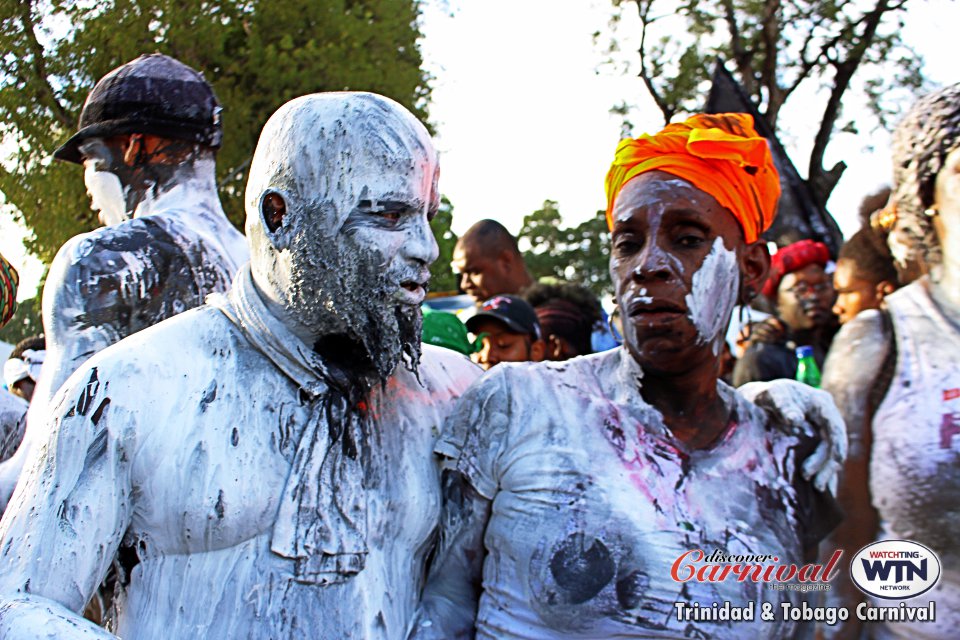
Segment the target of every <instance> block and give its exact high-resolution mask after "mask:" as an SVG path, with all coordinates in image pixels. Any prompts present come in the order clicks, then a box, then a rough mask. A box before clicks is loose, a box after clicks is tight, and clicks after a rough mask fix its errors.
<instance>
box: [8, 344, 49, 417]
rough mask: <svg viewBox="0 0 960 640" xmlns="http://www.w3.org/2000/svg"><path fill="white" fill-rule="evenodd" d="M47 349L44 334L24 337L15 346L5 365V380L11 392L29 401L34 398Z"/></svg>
mask: <svg viewBox="0 0 960 640" xmlns="http://www.w3.org/2000/svg"><path fill="white" fill-rule="evenodd" d="M46 349H47V341H46V340H45V339H44V337H43V336H42V335H39V336H30V337H29V338H24V339H23V340H21V341H20V342H18V343H17V344H16V346H14V348H13V351H11V352H10V356H9V358H7V361H6V362H5V363H4V365H3V380H4V382H5V383H6V385H7V389H9V390H10V393H12V394H14V395H16V396H19V397H20V398H23V399H24V400H26V401H27V402H30V401H31V400H32V399H33V390H34V388H36V385H37V380H38V379H39V378H40V369H41V368H42V367H43V361H44V358H45V357H46V353H47V351H46Z"/></svg>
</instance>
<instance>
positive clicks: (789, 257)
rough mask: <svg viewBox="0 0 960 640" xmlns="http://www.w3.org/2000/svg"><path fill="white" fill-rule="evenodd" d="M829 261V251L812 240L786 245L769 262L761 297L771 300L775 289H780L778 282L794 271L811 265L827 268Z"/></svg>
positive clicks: (823, 245) (825, 246)
mask: <svg viewBox="0 0 960 640" xmlns="http://www.w3.org/2000/svg"><path fill="white" fill-rule="evenodd" d="M829 260H830V249H828V248H827V245H825V244H823V243H822V242H815V241H813V240H800V241H799V242H794V243H793V244H788V245H787V246H785V247H783V248H782V249H780V250H779V251H777V252H776V253H775V254H773V258H771V260H770V274H769V275H768V276H767V281H766V282H765V283H764V284H763V295H765V296H767V297H768V298H772V297H774V296H775V295H777V289H779V288H780V281H781V280H783V276H785V275H787V274H788V273H793V272H794V271H800V269H803V268H804V267H806V266H808V265H811V264H818V265H820V266H821V267H825V266H827V262H828V261H829Z"/></svg>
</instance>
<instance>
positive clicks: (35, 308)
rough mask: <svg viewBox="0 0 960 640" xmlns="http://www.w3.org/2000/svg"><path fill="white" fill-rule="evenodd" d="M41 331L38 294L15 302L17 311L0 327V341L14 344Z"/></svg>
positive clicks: (41, 321) (41, 323)
mask: <svg viewBox="0 0 960 640" xmlns="http://www.w3.org/2000/svg"><path fill="white" fill-rule="evenodd" d="M41 333H43V320H42V318H41V317H40V296H39V295H38V296H36V297H34V298H30V299H28V300H23V301H22V302H19V303H17V312H16V313H15V314H14V316H13V318H12V319H11V320H10V322H9V323H7V326H5V327H4V328H2V329H0V341H3V342H6V343H7V344H12V345H16V344H17V343H18V342H20V341H21V340H23V339H24V338H29V337H30V336H36V335H39V334H41Z"/></svg>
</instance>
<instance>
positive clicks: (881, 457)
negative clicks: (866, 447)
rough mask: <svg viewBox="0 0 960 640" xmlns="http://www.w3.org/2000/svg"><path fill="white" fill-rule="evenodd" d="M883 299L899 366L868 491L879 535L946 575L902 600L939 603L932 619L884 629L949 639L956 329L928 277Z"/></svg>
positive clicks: (959, 574)
mask: <svg viewBox="0 0 960 640" xmlns="http://www.w3.org/2000/svg"><path fill="white" fill-rule="evenodd" d="M884 301H885V302H886V305H887V309H888V311H889V312H890V317H891V320H892V321H893V328H894V333H895V336H896V347H897V364H896V370H895V371H894V375H893V379H892V380H891V383H890V389H889V390H888V391H887V394H886V396H885V397H884V399H883V402H881V403H880V406H879V407H878V408H877V411H876V414H875V415H874V418H873V424H872V428H873V449H872V453H871V459H870V493H871V495H872V499H873V505H874V507H876V509H877V512H878V513H879V515H880V521H881V522H880V524H881V538H882V539H884V538H886V539H891V538H892V539H908V540H913V541H915V542H919V543H921V544H924V545H926V546H928V547H930V548H931V549H933V550H934V551H935V552H936V553H937V554H938V555H939V556H940V561H941V564H942V566H943V568H944V574H943V576H942V578H941V580H940V583H939V584H938V585H937V586H936V587H935V588H934V589H932V590H931V591H929V592H927V593H926V594H923V595H921V596H919V597H917V598H912V599H911V600H909V601H907V604H908V605H909V606H926V604H927V603H928V602H930V601H934V602H936V603H937V604H936V608H937V619H936V622H933V623H930V622H922V623H920V622H913V623H909V622H897V623H888V624H887V625H886V626H887V628H886V629H884V631H883V634H884V637H898V638H910V639H914V638H922V639H925V638H952V637H956V634H957V629H960V537H958V535H957V532H958V531H960V506H958V505H960V326H958V325H957V324H956V323H955V322H954V321H953V320H951V319H950V318H948V317H947V316H945V315H944V313H943V311H942V310H941V309H940V308H939V307H938V306H937V304H936V302H934V300H933V299H932V298H931V297H930V282H929V280H928V278H926V277H924V278H922V279H920V280H918V281H916V282H914V283H912V284H910V285H908V286H906V287H904V288H902V289H900V290H898V291H896V292H895V293H893V294H891V295H889V296H887V297H886V298H885V299H884ZM899 602H900V601H896V600H893V601H889V600H888V601H880V600H878V601H877V602H876V603H875V604H877V605H880V606H885V605H886V606H894V607H897V606H899Z"/></svg>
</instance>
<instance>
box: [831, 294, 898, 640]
mask: <svg viewBox="0 0 960 640" xmlns="http://www.w3.org/2000/svg"><path fill="white" fill-rule="evenodd" d="M890 344H891V336H890V335H889V334H888V331H887V330H886V329H885V328H884V325H883V322H882V318H881V315H880V313H879V312H877V311H874V310H871V311H864V312H862V313H861V314H859V315H858V316H857V317H856V318H854V319H853V320H851V321H850V322H848V323H846V324H845V325H844V326H843V328H842V329H841V330H840V333H838V334H837V336H836V337H835V338H834V340H833V345H832V346H831V348H830V353H829V355H828V357H827V361H826V363H825V364H824V375H823V388H824V389H825V390H826V391H828V392H830V394H831V395H832V396H833V398H834V400H835V401H836V403H837V407H839V409H840V412H841V413H842V414H843V417H844V420H845V421H846V423H847V430H848V433H849V438H850V455H849V456H848V457H847V461H846V464H845V465H844V467H843V476H842V480H841V482H840V486H839V491H838V493H837V499H838V500H839V502H840V505H841V507H842V508H843V511H844V513H845V518H844V520H843V522H842V523H841V524H840V526H839V527H837V529H836V530H835V531H834V532H833V534H832V535H831V536H830V538H829V539H828V541H827V544H826V545H825V551H826V554H827V555H829V554H830V553H832V552H833V550H834V549H844V550H845V553H846V554H847V557H850V555H851V554H853V553H856V551H857V550H858V549H860V548H861V547H863V546H864V545H866V544H868V543H870V542H873V541H874V539H875V538H876V535H877V530H878V528H879V517H878V515H877V512H876V510H875V509H874V508H873V505H872V503H871V499H870V488H869V470H870V449H871V446H872V437H871V428H870V423H871V421H872V418H873V411H874V410H875V409H876V407H872V406H870V404H871V395H872V391H873V388H874V385H875V384H876V379H877V376H878V374H879V372H880V370H881V368H882V367H883V364H884V362H885V360H886V358H887V353H888V351H889V349H890ZM835 587H836V588H835V589H834V591H833V592H831V599H836V600H837V602H830V604H831V605H832V606H833V605H835V606H847V607H851V608H852V607H855V606H856V604H857V603H858V602H860V601H861V600H863V599H864V596H863V594H862V593H860V591H859V590H858V589H857V588H856V587H855V586H854V585H853V583H852V582H851V581H850V579H849V576H848V575H847V574H846V573H844V572H840V574H839V575H838V576H837V582H836V583H835ZM851 618H854V617H853V616H851ZM859 626H860V623H859V621H858V620H856V619H851V620H848V621H847V622H846V623H845V624H844V625H843V626H841V627H840V629H839V631H838V632H837V633H836V635H833V636H832V637H835V638H856V637H859Z"/></svg>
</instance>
